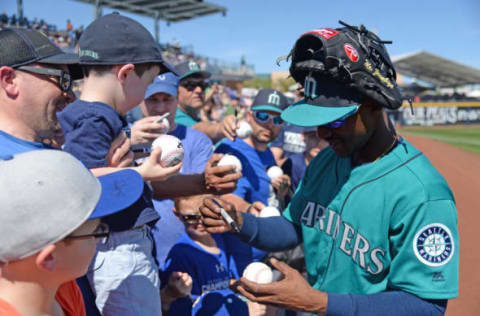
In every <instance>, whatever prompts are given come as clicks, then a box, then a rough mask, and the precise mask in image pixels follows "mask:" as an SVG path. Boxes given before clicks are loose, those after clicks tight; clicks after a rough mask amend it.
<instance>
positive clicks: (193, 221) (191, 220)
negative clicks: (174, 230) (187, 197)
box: [180, 214, 202, 224]
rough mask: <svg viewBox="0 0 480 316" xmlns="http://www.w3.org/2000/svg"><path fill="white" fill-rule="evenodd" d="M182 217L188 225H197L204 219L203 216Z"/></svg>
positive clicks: (188, 215) (187, 215) (190, 215)
mask: <svg viewBox="0 0 480 316" xmlns="http://www.w3.org/2000/svg"><path fill="white" fill-rule="evenodd" d="M180 217H181V218H182V221H183V222H185V223H187V224H197V223H198V222H200V220H201V219H202V214H186V215H183V214H180Z"/></svg>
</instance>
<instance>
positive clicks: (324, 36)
mask: <svg viewBox="0 0 480 316" xmlns="http://www.w3.org/2000/svg"><path fill="white" fill-rule="evenodd" d="M339 22H340V24H342V25H344V27H341V28H337V29H330V28H322V29H317V30H313V31H310V32H307V33H305V34H303V35H301V36H300V38H299V39H298V40H297V41H296V43H295V45H294V46H293V49H292V50H291V52H290V55H289V56H290V57H291V59H292V64H291V66H290V74H291V76H292V77H293V78H294V79H295V81H297V82H298V83H300V84H302V85H304V87H305V78H306V77H307V76H312V77H314V78H315V79H316V80H317V81H318V82H332V81H334V82H335V83H336V84H340V85H341V86H342V87H345V88H346V89H351V90H352V92H356V93H357V94H359V95H361V96H362V97H363V98H370V99H373V100H374V101H376V102H377V103H378V104H379V105H381V106H383V107H386V108H389V109H397V108H399V107H400V106H401V105H402V96H401V94H400V91H399V89H398V86H397V84H396V77H397V75H396V72H395V69H394V67H393V64H392V61H391V60H390V57H389V55H388V53H387V50H386V48H385V46H384V44H387V43H388V44H390V43H391V42H389V41H382V40H381V39H380V38H379V37H378V36H377V35H375V34H374V33H372V32H370V31H368V30H367V29H366V28H365V27H364V26H363V25H360V26H359V27H355V26H350V25H348V24H346V23H344V22H342V21H339ZM332 83H333V82H332ZM305 88H306V87H305ZM305 94H306V95H307V96H308V91H305Z"/></svg>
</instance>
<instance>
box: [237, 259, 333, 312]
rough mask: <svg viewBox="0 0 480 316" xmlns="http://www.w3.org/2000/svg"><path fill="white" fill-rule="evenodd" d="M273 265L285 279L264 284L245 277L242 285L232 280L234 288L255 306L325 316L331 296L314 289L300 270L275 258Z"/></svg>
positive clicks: (242, 279) (241, 281)
mask: <svg viewBox="0 0 480 316" xmlns="http://www.w3.org/2000/svg"><path fill="white" fill-rule="evenodd" d="M270 262H271V264H272V265H273V267H274V268H275V269H277V270H278V271H280V272H281V273H282V275H283V276H282V278H281V279H280V280H279V281H277V282H272V283H268V284H260V283H256V282H252V281H249V280H247V279H246V278H243V277H242V278H241V279H240V280H238V281H235V280H231V281H230V287H231V288H232V289H233V290H234V291H237V292H239V293H240V294H242V295H243V296H245V297H246V298H247V299H249V300H250V301H253V302H258V303H261V304H268V305H273V306H277V307H281V308H285V309H290V310H296V311H305V312H310V313H314V314H317V315H324V313H325V311H326V309H327V301H328V296H327V293H324V292H320V291H318V290H315V289H313V288H312V287H311V286H310V285H309V284H308V282H307V281H306V280H305V278H304V277H303V276H302V275H301V274H300V273H299V272H298V271H297V270H295V269H293V268H291V267H289V266H288V265H287V264H286V263H284V262H281V261H278V260H276V259H275V258H271V259H270Z"/></svg>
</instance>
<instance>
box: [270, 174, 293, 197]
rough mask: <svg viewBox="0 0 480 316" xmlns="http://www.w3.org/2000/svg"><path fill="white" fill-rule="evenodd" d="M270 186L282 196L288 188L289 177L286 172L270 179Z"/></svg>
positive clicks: (286, 192)
mask: <svg viewBox="0 0 480 316" xmlns="http://www.w3.org/2000/svg"><path fill="white" fill-rule="evenodd" d="M271 183H272V186H273V188H274V189H275V191H276V192H277V195H278V196H281V197H284V196H286V195H287V194H288V189H289V188H290V184H291V181H290V177H289V176H288V175H286V174H283V175H281V176H280V177H277V178H275V179H274V180H272V182H271Z"/></svg>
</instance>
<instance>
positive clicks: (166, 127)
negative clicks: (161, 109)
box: [157, 117, 170, 134]
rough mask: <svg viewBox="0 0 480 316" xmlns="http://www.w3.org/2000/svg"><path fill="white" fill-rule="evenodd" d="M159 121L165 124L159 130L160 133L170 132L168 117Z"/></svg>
mask: <svg viewBox="0 0 480 316" xmlns="http://www.w3.org/2000/svg"><path fill="white" fill-rule="evenodd" d="M157 123H160V124H162V125H163V128H162V129H160V130H159V133H161V134H166V133H168V131H169V130H170V122H168V119H167V118H166V117H164V118H163V119H161V120H160V121H158V122H157Z"/></svg>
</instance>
